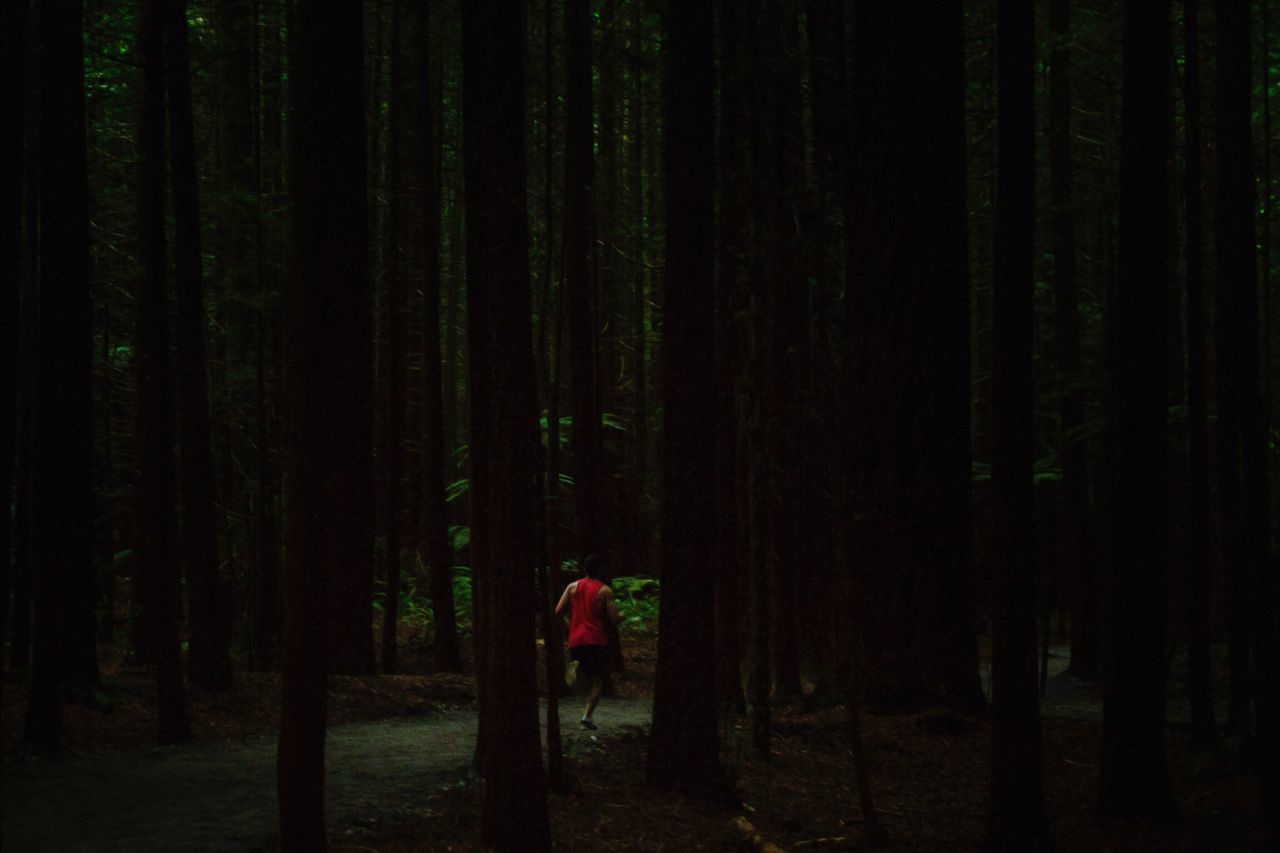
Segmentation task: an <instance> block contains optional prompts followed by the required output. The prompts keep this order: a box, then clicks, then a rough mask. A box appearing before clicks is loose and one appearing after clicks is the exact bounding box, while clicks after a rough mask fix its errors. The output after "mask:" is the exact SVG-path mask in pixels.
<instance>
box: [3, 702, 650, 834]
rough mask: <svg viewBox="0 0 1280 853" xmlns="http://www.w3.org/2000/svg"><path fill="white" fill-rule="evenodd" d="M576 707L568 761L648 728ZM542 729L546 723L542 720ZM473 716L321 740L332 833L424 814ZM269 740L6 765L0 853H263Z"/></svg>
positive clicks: (461, 766) (628, 716) (637, 720)
mask: <svg viewBox="0 0 1280 853" xmlns="http://www.w3.org/2000/svg"><path fill="white" fill-rule="evenodd" d="M578 711H579V707H578V705H577V703H576V702H574V703H571V704H570V705H569V706H568V707H565V708H562V709H561V715H560V716H561V720H562V726H563V730H564V732H565V751H566V753H569V754H572V753H573V752H574V751H576V750H580V749H582V748H584V747H585V746H586V745H587V744H588V743H590V740H589V738H590V737H591V736H596V737H598V738H599V739H601V740H607V739H608V737H609V736H610V735H611V733H618V732H621V731H624V730H627V729H631V728H632V727H634V726H642V725H647V724H648V722H649V718H650V712H651V705H650V703H649V702H648V701H643V700H636V701H606V702H605V703H604V704H603V705H602V706H601V708H600V710H599V711H598V712H597V714H596V720H597V722H598V723H599V724H600V730H599V731H598V732H582V731H580V729H579V727H578V724H577V715H578ZM544 722H545V714H544ZM474 739H475V713H474V712H472V711H453V712H449V713H445V714H440V715H437V716H431V717H423V718H419V719H413V720H380V721H376V722H371V723H356V724H352V725H347V726H340V727H337V728H333V729H331V730H330V731H329V739H328V744H327V747H326V753H327V776H326V794H327V814H328V822H329V828H330V830H331V831H334V832H343V831H345V830H346V829H348V828H351V827H359V826H370V825H374V824H375V823H376V824H377V825H388V824H396V823H400V822H402V821H404V820H407V819H410V818H417V817H423V816H426V815H427V812H428V810H427V807H426V797H425V796H424V794H425V793H426V792H428V791H430V790H431V789H433V788H435V787H437V786H439V785H442V784H447V783H448V782H449V781H450V780H451V779H455V778H458V777H460V776H461V775H462V774H463V773H465V771H466V769H467V767H468V765H469V763H470V761H471V753H472V745H473V742H474ZM275 754H276V741H275V738H274V737H261V738H255V739H252V740H249V741H245V742H241V743H231V744H227V743H189V744H182V745H179V746H175V747H155V748H149V749H147V750H146V751H144V752H138V751H136V750H135V751H101V752H92V753H87V754H84V755H81V756H75V757H69V758H64V759H61V760H57V761H53V762H48V763H44V764H40V765H35V766H17V765H13V764H6V765H5V767H4V768H3V780H2V781H0V815H2V816H3V848H4V850H5V851H13V853H19V851H41V853H55V851H68V853H70V851H75V853H88V851H104V853H108V852H109V851H120V853H125V851H128V853H143V851H165V852H166V853H169V852H170V851H184V853H196V851H199V853H206V851H245V850H262V849H266V848H267V847H268V845H269V842H270V838H271V835H272V833H273V832H274V831H275V829H276V777H275Z"/></svg>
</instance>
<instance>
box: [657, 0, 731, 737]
mask: <svg viewBox="0 0 1280 853" xmlns="http://www.w3.org/2000/svg"><path fill="white" fill-rule="evenodd" d="M740 11H742V10H739V9H737V8H736V7H735V4H732V3H730V2H728V0H720V2H719V5H718V9H717V14H718V15H719V18H720V26H721V30H720V126H719V128H718V142H717V144H718V146H719V149H718V150H719V152H720V185H719V206H720V207H719V211H720V213H719V220H718V223H717V226H718V227H717V234H716V237H717V239H718V241H719V242H718V244H717V248H718V252H719V270H718V274H717V276H716V294H715V296H716V305H715V311H716V314H715V361H716V427H715V429H716V436H717V438H718V441H717V442H716V461H715V465H716V475H715V476H716V479H715V482H716V491H715V514H716V535H715V549H716V550H715V572H716V577H717V586H716V603H715V607H716V635H717V636H716V661H717V668H716V692H717V698H718V699H719V700H720V710H721V713H722V715H723V719H722V722H721V725H722V728H721V734H722V736H724V737H728V736H729V735H730V734H731V733H732V726H733V723H734V717H735V715H736V713H737V712H738V711H739V710H740V709H741V707H742V706H743V705H744V698H745V697H744V696H743V692H742V635H743V632H742V620H741V618H740V614H742V613H743V612H744V611H743V609H742V605H743V604H745V603H746V597H745V596H743V595H741V590H743V589H745V588H746V584H745V581H747V579H748V575H747V573H746V572H744V571H743V568H744V564H743V561H742V559H741V557H742V554H743V549H742V534H743V533H744V532H745V531H744V530H743V529H742V526H741V524H740V520H739V518H738V505H739V497H740V495H741V491H742V485H744V484H743V482H742V476H741V475H742V474H743V473H744V472H743V470H742V466H741V464H740V462H741V454H740V453H739V449H740V445H741V442H740V440H739V438H740V436H739V417H738V390H739V388H738V376H739V372H740V368H741V363H742V357H741V354H740V352H739V349H740V335H739V334H738V329H739V318H738V316H737V312H739V311H740V310H741V308H742V304H741V303H742V301H743V300H742V290H743V285H744V283H745V281H744V279H745V276H744V263H743V261H744V258H745V255H746V253H747V252H748V250H749V246H750V241H749V239H748V236H747V234H748V231H747V229H748V221H747V215H746V214H747V211H749V210H750V206H749V204H748V203H747V202H746V199H745V196H746V194H747V192H748V184H747V175H746V158H745V156H744V150H743V149H744V142H745V133H744V126H745V124H746V114H745V106H746V104H745V97H746V96H745V92H744V89H745V80H744V78H745V76H746V69H747V65H746V62H745V47H746V46H745V45H744V44H743V42H744V41H745V38H744V36H745V35H746V19H747V16H748V15H749V14H750V12H747V13H746V14H738V12H740ZM636 144H637V145H639V141H638V140H637V143H636ZM636 218H637V221H641V220H642V216H641V215H640V214H639V213H638V214H637V217H636ZM641 276H642V280H641V282H640V284H638V285H637V287H640V288H642V287H643V273H641ZM637 307H638V309H642V307H643V294H641V297H640V299H639V300H638V306H637ZM638 331H639V330H638ZM637 340H638V341H639V340H640V334H639V333H638V334H637ZM637 365H638V367H637V371H636V382H637V384H639V383H640V382H641V379H642V377H643V373H642V372H641V371H640V369H639V362H638V361H637ZM637 393H638V394H642V393H643V392H642V391H638V392H637ZM640 399H641V401H642V400H643V397H641V398H640ZM639 404H640V403H638V405H639ZM644 417H645V416H644V413H643V412H641V413H640V416H639V417H638V418H637V420H643V419H644ZM637 458H638V459H639V458H641V457H639V456H638V457H637Z"/></svg>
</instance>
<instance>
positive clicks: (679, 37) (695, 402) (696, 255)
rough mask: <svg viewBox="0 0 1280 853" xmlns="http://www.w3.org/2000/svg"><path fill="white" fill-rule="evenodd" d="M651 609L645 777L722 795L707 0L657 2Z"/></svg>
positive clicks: (711, 57)
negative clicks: (660, 130)
mask: <svg viewBox="0 0 1280 853" xmlns="http://www.w3.org/2000/svg"><path fill="white" fill-rule="evenodd" d="M663 58H664V62H665V65H666V72H667V79H666V93H665V98H664V102H665V105H666V129H667V133H666V152H665V154H666V156H665V171H666V176H667V275H666V290H665V299H664V335H663V354H662V364H663V383H662V384H663V399H664V406H665V411H664V415H663V423H664V425H665V426H664V430H663V469H664V474H663V482H664V483H665V484H666V491H665V494H664V496H663V510H662V513H663V515H662V596H663V597H662V609H661V611H660V614H659V617H658V620H659V621H658V664H657V675H656V681H655V684H654V698H653V729H652V732H651V734H650V738H649V756H648V765H647V776H648V779H649V782H650V783H652V784H655V785H658V786H662V787H671V788H676V789H679V790H681V791H683V792H685V793H687V794H688V795H691V796H696V797H700V798H703V799H706V798H716V797H719V796H722V795H723V794H724V790H725V778H724V771H723V768H722V767H721V765H720V750H719V744H720V739H719V734H718V729H717V709H716V701H715V699H716V689H715V687H716V682H715V619H714V616H713V615H709V614H708V607H709V605H710V603H711V602H714V601H715V591H716V574H715V572H714V570H713V567H714V563H713V560H714V556H715V553H714V543H715V449H716V441H715V420H714V417H715V409H714V407H709V406H708V405H707V401H709V400H714V399H715V396H716V374H715V349H714V341H715V278H714V274H715V254H714V252H715V239H714V238H715V227H714V222H715V169H714V156H715V132H714V131H715V127H714V119H715V104H714V87H715V54H714V47H713V26H712V6H711V0H687V2H676V3H671V4H670V5H669V6H668V7H667V33H666V38H665V41H664V43H663Z"/></svg>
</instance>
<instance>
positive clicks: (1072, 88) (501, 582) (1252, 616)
mask: <svg viewBox="0 0 1280 853" xmlns="http://www.w3.org/2000/svg"><path fill="white" fill-rule="evenodd" d="M0 4H2V5H0V114H3V115H4V116H5V120H4V122H3V124H2V127H0V277H2V279H0V495H3V505H0V641H2V642H3V649H4V653H3V654H2V655H0V664H3V667H4V669H5V670H6V676H8V674H9V673H10V672H22V673H23V677H24V678H26V679H27V680H28V682H29V692H28V694H27V707H26V709H25V730H24V736H25V739H26V741H27V742H28V743H29V744H30V745H31V746H33V747H37V748H40V749H44V750H52V749H55V748H56V747H57V746H58V745H59V744H60V742H61V739H62V732H61V726H62V707H63V703H64V702H65V701H82V702H87V703H91V704H92V703H95V702H97V701H98V699H97V698H96V695H95V690H96V689H98V688H99V687H100V686H101V679H100V677H99V672H98V659H99V655H100V654H102V652H103V648H102V647H103V645H104V644H109V643H116V644H119V645H120V646H122V649H121V651H122V658H123V659H124V660H125V661H126V664H127V665H129V666H141V667H147V668H148V669H149V671H150V672H153V673H154V676H155V679H156V686H157V697H158V700H157V712H158V713H157V736H158V739H159V740H160V741H161V742H163V743H170V742H174V741H177V740H180V739H183V738H185V737H188V736H189V735H190V733H191V730H192V728H193V727H192V726H191V724H190V722H189V721H188V719H187V714H188V698H189V692H194V693H195V694H200V693H203V692H209V691H219V690H225V689H227V688H228V687H230V686H231V684H232V681H233V677H234V675H235V673H236V672H237V671H238V670H239V669H240V668H243V669H248V670H259V671H272V670H277V669H278V670H279V672H280V678H281V685H282V691H283V696H282V714H281V726H280V742H279V765H278V767H279V791H280V818H281V843H282V847H283V848H284V849H290V850H308V851H313V850H322V849H324V847H325V845H326V839H327V835H326V827H325V822H324V808H323V803H324V799H323V796H324V790H323V789H324V736H325V717H326V702H327V698H326V697H327V679H328V676H329V675H330V674H342V675H354V676H364V677H372V676H375V675H377V674H379V673H384V674H391V673H413V672H415V671H416V670H418V669H422V670H426V669H431V670H434V671H443V672H464V671H470V672H474V674H475V677H476V685H477V694H478V707H479V712H480V713H479V729H478V731H477V742H476V753H475V757H476V769H477V770H478V771H479V772H480V774H481V775H482V776H483V779H484V797H483V803H484V805H483V824H482V826H481V840H482V842H483V843H484V844H486V845H489V846H492V847H495V848H499V849H547V848H549V847H550V846H551V844H552V840H553V827H552V826H551V825H550V819H549V817H548V815H549V810H548V805H547V796H548V790H557V789H561V788H563V787H564V786H565V785H566V784H568V778H569V777H568V775H567V771H566V767H567V765H568V764H569V762H568V760H567V759H566V757H565V756H562V755H561V741H560V733H559V729H558V716H557V715H558V710H557V702H556V700H557V699H558V698H559V695H558V690H559V685H560V684H561V683H562V680H563V674H562V672H561V666H562V664H563V656H562V651H563V650H562V648H561V644H562V642H563V639H562V637H561V633H562V632H561V625H560V624H559V622H558V621H557V620H556V619H555V618H554V616H553V615H552V612H551V603H552V602H553V601H554V600H555V599H556V596H557V595H558V594H559V592H560V591H561V590H562V589H563V587H564V584H565V582H566V581H567V580H568V579H569V578H568V577H567V576H566V574H565V571H566V569H568V570H572V569H573V568H574V567H575V566H576V565H578V564H579V563H580V562H581V560H582V559H583V558H585V557H586V556H587V554H589V553H598V554H600V555H602V556H603V557H604V565H605V574H606V577H605V579H606V580H607V581H613V582H615V586H616V587H617V589H618V596H619V600H620V602H621V603H622V604H623V606H624V610H625V612H626V613H627V614H628V615H629V616H630V618H631V621H636V620H638V619H640V616H635V615H632V614H638V613H641V612H644V613H652V610H651V609H645V608H651V607H652V604H653V602H652V601H649V602H647V603H646V604H644V605H643V607H642V606H641V605H640V603H639V602H638V601H637V600H635V599H630V598H628V593H627V590H631V589H635V588H637V587H639V586H640V584H641V583H648V582H649V581H656V582H657V584H658V587H657V588H658V589H660V595H659V596H658V605H659V607H658V611H657V613H658V615H657V617H656V628H657V646H658V657H657V671H656V684H655V688H654V704H653V719H652V728H651V730H650V732H649V734H648V737H649V742H648V749H649V752H648V761H647V766H646V768H645V771H646V775H647V777H648V780H649V781H650V782H651V783H652V784H654V785H656V786H661V787H665V788H674V789H677V790H679V791H681V792H684V793H688V794H692V795H695V796H698V797H702V798H711V799H716V800H720V801H725V800H728V799H730V798H731V796H732V786H733V781H734V778H733V777H734V768H733V766H732V762H731V761H726V757H731V756H732V755H734V754H735V753H734V749H735V738H739V737H742V738H743V739H744V741H745V740H746V739H749V741H750V744H751V746H752V747H753V748H754V750H755V752H756V755H757V757H758V760H761V761H768V760H771V759H772V757H773V756H775V755H776V754H777V752H778V750H779V749H780V746H779V744H780V743H782V745H783V747H785V743H784V742H781V741H780V740H779V739H778V738H777V737H776V735H777V732H776V731H775V729H776V726H775V718H774V712H775V711H776V710H777V708H778V706H779V704H780V703H787V702H793V701H803V702H807V703H811V704H815V705H816V704H825V703H844V704H845V706H846V708H847V711H848V722H849V726H848V736H849V738H850V743H849V747H850V749H851V751H852V754H853V757H854V769H855V773H856V778H855V779H854V780H852V781H853V783H854V785H855V787H856V790H857V793H858V797H859V803H860V806H861V815H860V817H859V818H858V820H860V821H862V822H863V824H862V825H863V826H865V827H866V833H867V835H866V837H867V839H868V840H869V841H874V842H880V841H883V840H885V830H884V827H883V826H882V825H881V824H880V823H879V822H878V820H877V817H876V811H875V807H874V804H873V803H874V794H875V790H874V784H873V782H874V780H873V779H872V778H871V774H870V770H869V767H870V762H869V754H870V753H873V752H874V749H875V745H874V744H869V743H866V742H864V741H863V739H862V733H861V732H862V722H863V715H864V713H866V712H868V711H869V712H872V713H914V712H918V711H922V710H924V709H927V708H930V707H932V706H936V705H943V706H947V707H948V708H949V709H950V712H951V713H954V714H960V715H970V714H975V713H978V712H980V711H981V710H982V709H983V708H984V706H985V705H986V703H987V702H988V700H989V701H990V711H991V713H990V719H991V753H990V756H991V787H990V812H989V820H988V824H987V844H988V846H989V847H990V848H992V849H1007V850H1030V849H1047V848H1048V847H1049V846H1051V845H1052V831H1051V829H1052V828H1051V827H1050V825H1049V819H1048V814H1049V813H1051V811H1052V809H1051V808H1050V807H1049V805H1048V804H1047V803H1046V786H1045V783H1044V775H1045V771H1044V768H1043V766H1042V765H1043V760H1042V744H1041V736H1040V701H1041V699H1040V695H1041V694H1043V693H1044V692H1045V691H1046V690H1049V689H1052V688H1053V687H1054V686H1055V685H1054V682H1053V679H1054V678H1078V679H1087V680H1092V679H1099V678H1100V679H1101V684H1102V694H1103V725H1102V742H1101V751H1100V755H1099V761H1098V790H1097V805H1098V809H1099V811H1100V812H1101V813H1104V814H1110V815H1119V816H1122V817H1141V818H1154V819H1157V820H1163V819H1167V818H1169V817H1171V816H1172V814H1173V813H1174V803H1175V788H1174V786H1175V782H1176V780H1171V778H1170V773H1169V770H1168V768H1167V766H1166V765H1167V758H1166V749H1167V747H1168V744H1169V743H1171V742H1170V741H1168V740H1167V739H1166V735H1167V734H1168V728H1167V722H1168V720H1167V719H1166V717H1167V716H1168V708H1167V707H1166V706H1167V702H1168V700H1167V694H1168V695H1175V694H1172V693H1170V691H1169V689H1168V687H1169V685H1170V684H1171V683H1174V682H1175V681H1180V680H1181V679H1182V678H1183V674H1182V673H1183V672H1184V669H1185V673H1186V675H1185V682H1186V685H1187V689H1186V693H1187V697H1188V700H1189V701H1188V707H1189V722H1190V727H1189V730H1188V732H1187V734H1188V737H1187V741H1188V744H1187V746H1188V748H1189V749H1191V750H1192V751H1195V752H1202V751H1209V750H1214V749H1218V748H1225V745H1229V746H1230V747H1231V748H1240V749H1243V750H1246V751H1248V752H1249V753H1250V754H1249V756H1248V757H1249V758H1250V760H1251V764H1250V766H1251V767H1252V768H1253V769H1254V770H1255V771H1256V773H1257V775H1258V777H1259V779H1260V781H1261V783H1262V791H1263V799H1264V801H1265V802H1266V803H1267V805H1268V807H1269V809H1270V813H1271V814H1272V815H1275V814H1280V805H1277V798H1278V797H1280V777H1278V774H1280V719H1278V717H1280V667H1278V666H1277V653H1278V651H1280V602H1278V601H1277V596H1280V587H1278V586H1277V583H1276V580H1275V574H1276V556H1275V553H1274V550H1273V543H1272V528H1273V526H1274V524H1275V522H1276V517H1275V516H1276V513H1275V507H1274V506H1273V503H1272V494H1271V492H1272V491H1273V488H1274V483H1273V479H1272V477H1273V473H1274V471H1275V466H1274V464H1273V463H1274V460H1273V459H1272V457H1273V455H1274V450H1273V447H1272V445H1273V442H1272V441H1271V437H1272V420H1273V415H1274V414H1275V412H1274V400H1273V399H1272V394H1271V389H1272V383H1271V381H1270V377H1271V375H1272V373H1273V372H1274V370H1275V368H1276V366H1277V365H1276V357H1275V355H1274V353H1275V352H1276V351H1277V349H1278V348H1277V347H1276V346H1275V345H1274V341H1273V338H1274V336H1275V324H1274V323H1273V322H1272V320H1273V319H1274V318H1273V317H1272V314H1273V313H1274V300H1273V299H1272V298H1271V297H1272V294H1271V293H1270V288H1271V286H1272V283H1273V282H1274V281H1276V278H1277V277H1276V275H1275V270H1273V269H1272V268H1271V267H1272V264H1273V262H1274V261H1275V258H1273V257H1272V254H1273V253H1272V252H1271V245H1272V240H1271V237H1272V234H1271V230H1272V228H1273V227H1274V223H1273V221H1272V220H1273V217H1272V216H1271V210H1272V207H1273V196H1274V187H1272V186H1271V184H1272V171H1273V170H1272V168H1271V166H1272V148H1273V147H1274V146H1273V145H1272V144H1271V143H1272V140H1271V139H1270V133H1271V112H1270V106H1271V105H1270V99H1271V96H1272V92H1271V91H1270V88H1271V82H1272V80H1273V79H1274V73H1275V69H1274V68H1273V65H1274V64H1275V63H1276V59H1275V57H1274V56H1273V55H1272V52H1271V40H1272V36H1273V33H1272V32H1271V29H1272V20H1271V19H1272V17H1273V16H1272V14H1271V9H1270V6H1269V4H1267V3H1263V2H1249V0H1214V2H1212V3H1208V2H1199V0H1185V2H1183V3H1181V4H1170V3H1164V2H1159V0H1126V2H1125V3H1124V4H1122V5H1116V4H1112V6H1107V4H1101V5H1099V4H1082V3H1072V2H1071V0H1049V1H1048V2H1046V3H1044V4H1029V3H1025V2H1016V0H974V1H973V2H970V3H967V4H966V3H960V2H947V3H942V4H936V8H935V7H931V8H929V9H928V10H922V9H921V8H919V6H918V5H912V4H906V3H892V2H871V0H857V2H851V3H843V2H839V0H743V2H736V3H735V2H728V0H725V2H715V0H663V1H662V2H654V0H528V2H526V0H466V2H464V3H461V4H452V5H450V4H444V3H435V2H425V0H423V1H422V2H409V0H385V2H377V3H364V2H357V0H297V2H289V3H284V4H271V3H265V2H260V0H140V2H137V3H131V2H123V0H103V2H99V3H96V4H94V5H92V7H91V8H89V9H88V10H87V11H86V7H85V5H84V4H83V3H82V2H81V0H41V2H39V3H33V2H30V1H29V0H0ZM1113 6H1114V8H1113ZM1104 7H1105V8H1104ZM1175 7H1176V8H1175ZM1037 13H1042V14H1043V16H1044V20H1043V21H1039V20H1037V18H1036V15H1037ZM1179 36H1180V38H1179ZM1259 46H1261V49H1259ZM1255 63H1256V65H1257V67H1255ZM1259 67H1260V69H1261V70H1260V72H1259ZM1175 71H1177V72H1178V75H1175ZM1175 76H1180V78H1181V79H1180V80H1175ZM1175 140H1177V141H1180V143H1181V144H1177V145H1175ZM1206 199H1207V200H1208V203H1206ZM1259 211H1261V212H1262V213H1261V215H1259ZM1259 247H1261V251H1259ZM615 576H616V578H617V579H616V580H615ZM632 576H635V577H639V578H641V579H642V581H641V582H640V583H633V582H632ZM539 618H541V620H542V621H541V637H542V642H543V644H544V645H543V648H542V654H541V655H539V654H538V650H537V645H536V641H535V625H536V624H537V621H536V620H538V619H539ZM376 635H380V641H377V640H378V637H377V636H376ZM610 645H611V650H612V655H613V663H614V671H615V672H618V671H620V670H621V668H622V667H623V666H624V665H625V656H624V655H623V647H622V642H621V640H620V639H619V637H617V636H614V637H613V638H612V642H611V644H610ZM1060 646H1068V647H1069V655H1070V659H1069V667H1067V670H1068V671H1067V672H1066V673H1064V674H1059V673H1058V672H1057V669H1058V668H1059V667H1058V665H1057V663H1056V662H1055V658H1056V657H1057V656H1059V655H1060V654H1065V653H1066V650H1065V649H1062V648H1061V647H1060ZM1218 647H1222V648H1223V650H1224V654H1223V656H1222V658H1221V659H1224V660H1225V663H1226V666H1225V668H1224V671H1223V672H1215V667H1214V662H1215V661H1216V660H1219V659H1220V658H1219V656H1217V655H1216V654H1215V651H1216V649H1217V648H1218ZM988 650H989V668H988V667H987V661H988ZM539 660H544V661H545V663H544V667H545V673H546V678H545V684H547V685H549V686H550V692H551V694H552V695H551V696H550V697H549V699H551V701H550V702H549V703H548V704H549V709H550V710H549V716H550V717H551V718H554V719H553V720H552V724H551V725H549V731H548V736H547V749H548V753H547V758H546V765H545V766H546V769H547V770H549V771H550V775H551V782H552V785H551V786H550V787H549V786H548V785H546V784H545V781H544V772H545V771H544V760H543V752H542V747H541V741H540V736H539V728H538V683H539V682H538V679H537V668H538V661H539ZM427 662H429V663H427ZM988 676H989V681H987V678H988ZM5 680H12V679H8V678H6V679H5ZM1218 682H1224V683H1226V684H1228V685H1229V688H1228V690H1229V702H1228V704H1227V708H1226V710H1227V713H1226V717H1225V719H1224V720H1222V721H1219V720H1218V719H1217V709H1216V707H1215V702H1214V697H1215V692H1214V690H1215V684H1216V683H1218ZM988 685H989V692H986V688H987V687H988ZM192 706H193V707H199V704H198V703H192ZM742 714H746V715H747V716H748V718H749V721H748V722H747V723H746V724H745V734H739V725H738V722H739V719H738V718H739V716H740V715H742ZM1219 722H1222V723H1224V724H1225V728H1224V729H1223V730H1221V731H1220V730H1219V727H1218V724H1219ZM1224 735H1227V736H1229V737H1223V736H1224ZM1278 831H1280V830H1277V829H1276V828H1275V827H1272V832H1273V835H1274V834H1275V833H1276V832H1278Z"/></svg>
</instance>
